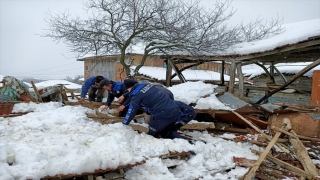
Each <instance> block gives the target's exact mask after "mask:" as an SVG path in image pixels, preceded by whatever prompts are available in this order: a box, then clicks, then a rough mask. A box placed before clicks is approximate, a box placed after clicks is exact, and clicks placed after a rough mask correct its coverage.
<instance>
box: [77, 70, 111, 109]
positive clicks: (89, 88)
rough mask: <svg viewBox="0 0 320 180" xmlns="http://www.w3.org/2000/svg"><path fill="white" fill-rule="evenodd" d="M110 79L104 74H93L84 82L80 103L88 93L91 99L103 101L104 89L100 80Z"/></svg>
mask: <svg viewBox="0 0 320 180" xmlns="http://www.w3.org/2000/svg"><path fill="white" fill-rule="evenodd" d="M102 80H109V79H108V78H106V77H103V76H91V77H89V78H88V79H87V80H86V81H85V82H84V84H83V86H82V88H81V95H80V99H79V100H78V102H79V103H82V102H83V101H84V99H85V97H86V95H87V93H88V95H89V101H96V102H102V99H103V94H104V89H103V88H100V86H99V85H100V81H102Z"/></svg>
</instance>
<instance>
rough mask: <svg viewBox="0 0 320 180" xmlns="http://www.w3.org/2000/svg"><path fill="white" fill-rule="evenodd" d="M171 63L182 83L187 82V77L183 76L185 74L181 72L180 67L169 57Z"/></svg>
mask: <svg viewBox="0 0 320 180" xmlns="http://www.w3.org/2000/svg"><path fill="white" fill-rule="evenodd" d="M168 62H169V64H171V66H172V69H173V70H174V71H175V72H176V74H177V75H178V77H179V79H180V81H181V82H182V83H185V82H187V80H186V78H185V77H184V76H183V74H182V73H181V71H180V70H179V68H178V67H177V66H176V65H175V64H174V62H172V61H171V59H168Z"/></svg>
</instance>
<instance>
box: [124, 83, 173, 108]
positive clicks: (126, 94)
mask: <svg viewBox="0 0 320 180" xmlns="http://www.w3.org/2000/svg"><path fill="white" fill-rule="evenodd" d="M152 85H153V86H154V87H156V88H157V89H159V90H160V91H162V92H163V93H164V94H166V95H167V96H168V97H169V98H170V99H172V100H174V96H173V93H172V92H171V91H170V90H169V89H167V88H165V87H163V86H162V85H161V84H152ZM127 92H128V91H127ZM123 96H124V97H127V96H128V98H127V100H126V101H125V102H124V103H122V105H124V106H128V105H129V104H130V101H131V96H130V94H129V93H125V94H124V95H123Z"/></svg>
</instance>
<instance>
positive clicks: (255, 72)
mask: <svg viewBox="0 0 320 180" xmlns="http://www.w3.org/2000/svg"><path fill="white" fill-rule="evenodd" d="M309 64H311V62H301V63H279V64H276V65H275V67H276V68H277V69H278V70H279V71H280V72H281V73H282V74H297V73H298V72H299V71H301V70H302V69H303V68H305V67H306V66H308V65H309ZM266 68H267V69H268V68H269V66H266ZM314 70H320V65H319V66H316V67H314V68H313V69H311V70H310V71H308V72H307V73H305V74H304V75H303V76H306V77H312V75H313V71H314ZM242 72H243V75H244V76H249V79H252V78H254V77H257V76H260V75H262V74H265V71H264V70H263V69H262V68H261V67H259V66H258V65H255V64H250V65H246V66H243V67H242ZM275 74H277V72H275Z"/></svg>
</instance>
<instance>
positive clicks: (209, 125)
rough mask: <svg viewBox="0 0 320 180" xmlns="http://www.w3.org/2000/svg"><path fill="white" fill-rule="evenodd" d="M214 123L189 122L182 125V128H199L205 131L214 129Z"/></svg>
mask: <svg viewBox="0 0 320 180" xmlns="http://www.w3.org/2000/svg"><path fill="white" fill-rule="evenodd" d="M214 127H215V126H214V123H201V122H199V123H190V124H189V123H188V124H186V125H184V126H182V127H181V130H198V131H204V130H207V129H214Z"/></svg>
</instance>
